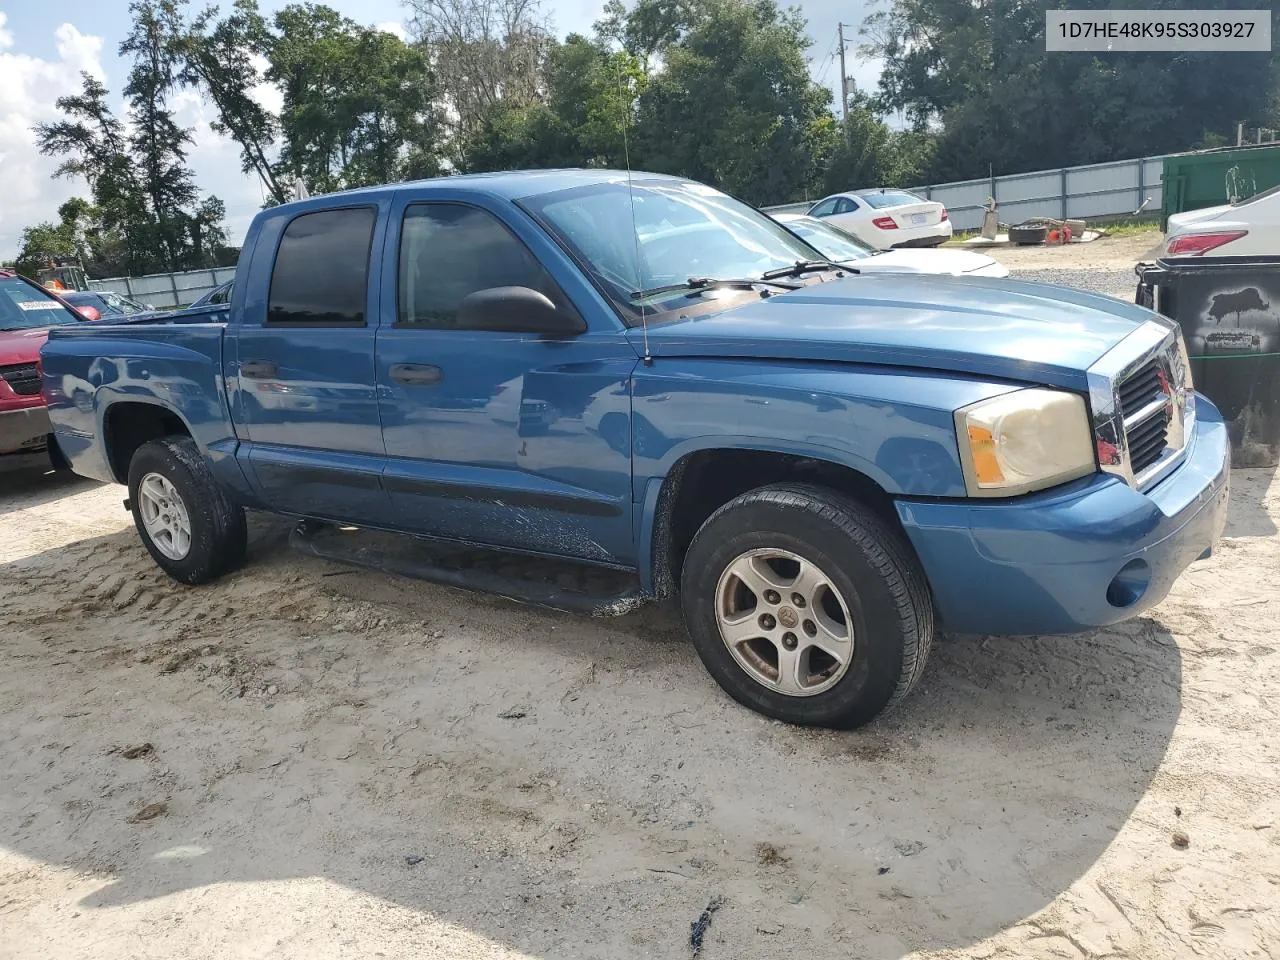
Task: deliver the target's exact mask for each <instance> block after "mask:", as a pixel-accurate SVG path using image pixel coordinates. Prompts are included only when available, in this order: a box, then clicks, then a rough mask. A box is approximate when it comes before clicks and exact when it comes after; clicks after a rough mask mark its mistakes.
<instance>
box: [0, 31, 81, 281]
mask: <svg viewBox="0 0 1280 960" xmlns="http://www.w3.org/2000/svg"><path fill="white" fill-rule="evenodd" d="M6 23H7V17H6V16H5V14H4V13H0V144H3V147H4V151H3V153H0V184H2V185H3V194H2V196H3V202H2V203H0V257H2V258H4V259H9V258H11V257H12V256H14V255H15V254H16V253H17V252H18V240H19V237H20V236H21V235H22V230H23V228H24V227H27V226H29V225H31V224H33V223H38V222H40V221H42V220H52V219H56V216H57V214H56V210H57V207H58V205H59V204H60V203H62V201H64V200H66V199H67V198H68V197H72V196H75V195H76V194H77V193H84V192H85V187H84V184H83V183H75V182H72V181H67V180H53V179H51V177H52V174H53V171H54V170H56V169H57V167H58V161H57V160H56V159H53V158H50V157H43V156H41V155H40V151H39V150H38V149H37V147H36V139H35V134H34V133H33V132H32V130H31V128H32V127H33V126H34V125H35V124H37V123H41V122H47V121H50V120H53V119H55V118H56V117H57V113H58V111H57V109H56V108H55V107H54V101H55V100H57V99H58V98H59V97H62V96H66V95H67V94H70V93H75V92H76V91H78V90H79V89H80V73H81V71H87V72H88V73H90V74H92V75H93V76H95V77H102V76H103V70H102V61H101V56H102V39H101V38H100V37H92V36H86V35H85V34H82V33H81V32H80V31H79V30H77V29H76V28H75V27H74V26H72V25H71V24H69V23H64V24H62V25H61V26H59V27H58V28H57V29H56V30H55V31H54V36H55V37H56V38H57V41H58V43H57V50H58V58H57V59H56V60H42V59H40V58H39V57H31V56H27V55H26V54H20V53H13V52H11V51H12V49H13V47H14V46H15V43H16V40H15V37H14V34H13V32H12V31H11V30H9V29H8V28H7V27H6Z"/></svg>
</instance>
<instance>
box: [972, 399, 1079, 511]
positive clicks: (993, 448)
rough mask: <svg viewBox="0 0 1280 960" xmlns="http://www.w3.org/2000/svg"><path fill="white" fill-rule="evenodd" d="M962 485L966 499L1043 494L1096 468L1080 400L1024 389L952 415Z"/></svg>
mask: <svg viewBox="0 0 1280 960" xmlns="http://www.w3.org/2000/svg"><path fill="white" fill-rule="evenodd" d="M955 416H956V437H957V439H958V441H959V443H960V462H961V464H962V465H963V466H964V483H965V487H966V488H967V489H968V491H969V495H970V496H971V497H1011V496H1015V495H1017V494H1020V493H1030V492H1032V491H1033V490H1043V489H1044V488H1046V487H1052V486H1054V485H1055V484H1059V483H1065V482H1066V481H1068V480H1074V479H1076V478H1077V477H1083V476H1087V475H1088V474H1090V473H1093V471H1094V470H1095V469H1096V463H1095V461H1094V450H1093V435H1092V432H1091V431H1090V429H1089V415H1088V412H1087V411H1086V410H1085V405H1084V399H1083V398H1081V397H1078V396H1076V395H1075V394H1074V393H1063V392H1062V391H1060V390H1044V389H1039V388H1036V389H1027V390H1015V391H1014V392H1012V393H1006V394H1002V395H1001V396H998V397H992V398H991V399H990V400H982V401H979V402H978V403H975V404H971V405H970V406H967V407H962V408H961V409H959V410H957V411H956V414H955Z"/></svg>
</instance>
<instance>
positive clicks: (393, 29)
mask: <svg viewBox="0 0 1280 960" xmlns="http://www.w3.org/2000/svg"><path fill="white" fill-rule="evenodd" d="M374 29H375V30H381V31H382V32H383V33H389V34H391V35H392V36H395V37H399V38H400V39H401V40H404V41H406V42H407V41H408V39H409V31H408V30H406V29H405V28H404V24H403V23H398V22H397V21H395V20H388V21H387V22H386V23H379V24H377V25H376V26H375V27H374Z"/></svg>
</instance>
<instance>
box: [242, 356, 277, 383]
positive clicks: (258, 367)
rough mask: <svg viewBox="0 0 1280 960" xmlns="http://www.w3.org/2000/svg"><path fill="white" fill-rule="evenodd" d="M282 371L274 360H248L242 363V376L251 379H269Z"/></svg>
mask: <svg viewBox="0 0 1280 960" xmlns="http://www.w3.org/2000/svg"><path fill="white" fill-rule="evenodd" d="M279 372H280V367H279V366H278V365H277V364H276V362H275V361H274V360H246V361H245V362H244V363H242V364H240V376H242V377H248V378H249V379H250V380H269V379H271V378H272V377H274V376H276V375H277V374H278V373H279Z"/></svg>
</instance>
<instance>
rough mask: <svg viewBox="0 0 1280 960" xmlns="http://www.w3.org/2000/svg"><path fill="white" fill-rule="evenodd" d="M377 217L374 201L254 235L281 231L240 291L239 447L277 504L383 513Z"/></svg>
mask: <svg viewBox="0 0 1280 960" xmlns="http://www.w3.org/2000/svg"><path fill="white" fill-rule="evenodd" d="M389 207H390V203H389V202H387V201H384V207H383V209H384V210H385V209H389ZM378 215H379V209H378V207H377V206H374V205H368V206H353V207H348V208H343V209H337V210H333V209H326V210H322V211H317V212H314V213H303V214H300V215H298V216H295V217H293V218H292V219H289V220H287V221H286V220H285V219H284V218H283V217H281V218H280V219H279V220H269V221H268V222H267V225H266V226H265V227H264V228H263V232H262V235H261V236H260V237H259V238H258V240H257V243H258V244H259V245H263V244H267V245H274V244H273V241H274V240H275V238H276V237H278V238H279V239H278V246H276V247H275V257H274V260H273V261H272V263H271V268H270V271H269V273H268V272H267V271H266V270H265V269H263V270H261V271H256V272H255V276H254V280H255V281H256V283H254V282H251V283H250V284H249V289H247V290H246V291H244V293H243V294H241V291H240V290H236V291H235V294H234V296H235V297H236V298H237V299H239V298H240V297H241V296H243V297H244V300H243V301H241V302H242V307H241V309H242V322H241V325H240V326H239V327H238V328H237V332H236V335H235V351H236V353H235V358H236V362H235V364H234V366H233V368H232V373H233V375H234V376H235V377H236V382H237V384H238V389H237V390H236V391H235V399H234V401H233V402H234V403H235V404H236V414H237V422H240V423H243V424H244V430H245V433H246V434H247V436H246V439H247V440H248V441H249V442H248V443H247V444H244V445H243V447H242V451H244V454H243V455H247V458H248V463H249V473H250V475H251V477H252V478H253V481H254V483H255V484H256V486H257V488H258V492H259V495H260V496H261V497H262V500H263V501H264V503H265V504H266V505H267V506H268V507H270V508H271V509H273V510H279V511H282V512H285V513H293V514H297V515H301V516H308V517H321V518H325V519H332V520H346V521H352V522H366V523H376V522H382V521H384V520H385V519H386V514H387V500H386V494H385V492H384V491H383V489H382V481H381V472H382V467H383V463H384V460H385V450H384V448H383V445H382V426H381V423H380V422H379V419H378V399H377V391H376V389H375V386H374V370H373V362H374V339H375V332H376V325H375V324H374V323H373V322H371V321H370V318H371V317H376V316H377V312H376V311H377V288H376V284H371V283H370V264H371V262H374V259H375V258H374V257H373V252H374V251H373V247H374V245H375V244H374V240H375V236H376V235H377V233H378V231H376V229H375V228H376V227H377V224H378ZM255 263H256V261H255Z"/></svg>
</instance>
